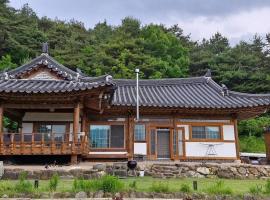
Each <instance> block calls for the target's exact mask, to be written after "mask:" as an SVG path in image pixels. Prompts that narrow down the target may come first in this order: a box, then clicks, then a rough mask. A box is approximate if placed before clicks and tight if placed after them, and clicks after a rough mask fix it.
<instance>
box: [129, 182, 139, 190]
mask: <svg viewBox="0 0 270 200" xmlns="http://www.w3.org/2000/svg"><path fill="white" fill-rule="evenodd" d="M128 186H129V188H130V189H132V190H136V189H137V181H135V180H134V181H132V182H131V183H130V184H129V185H128Z"/></svg>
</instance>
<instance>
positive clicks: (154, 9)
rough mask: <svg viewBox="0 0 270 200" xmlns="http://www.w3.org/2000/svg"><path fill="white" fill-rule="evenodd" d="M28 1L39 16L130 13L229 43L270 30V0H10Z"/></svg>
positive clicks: (99, 17)
mask: <svg viewBox="0 0 270 200" xmlns="http://www.w3.org/2000/svg"><path fill="white" fill-rule="evenodd" d="M25 3H28V4H29V5H30V7H31V8H33V9H34V11H35V12H36V13H37V14H38V16H48V17H50V18H53V19H54V18H56V17H57V18H58V19H61V20H70V19H73V18H74V19H76V20H79V21H82V22H83V23H84V24H85V26H86V27H87V28H91V27H93V26H94V25H95V24H96V23H98V22H100V21H104V20H105V19H106V20H107V22H108V23H110V24H113V25H118V24H120V23H121V19H123V18H124V17H126V16H132V17H135V18H137V19H139V20H140V21H141V22H142V24H147V23H151V22H153V23H158V24H160V23H162V24H165V25H166V26H170V25H173V24H179V26H180V27H182V28H183V30H184V32H185V34H189V33H190V34H191V38H192V39H194V40H201V39H202V38H209V37H210V36H211V35H213V34H214V33H215V32H217V31H218V32H221V33H222V34H223V35H225V36H226V37H228V38H229V39H230V42H231V44H235V43H236V42H238V41H239V40H242V39H243V40H246V41H249V40H250V39H252V36H253V35H254V34H255V33H257V34H259V35H262V36H264V35H265V34H266V33H268V32H270V22H269V19H270V0H223V1H222V0H10V5H11V6H12V7H15V8H21V7H22V5H23V4H25Z"/></svg>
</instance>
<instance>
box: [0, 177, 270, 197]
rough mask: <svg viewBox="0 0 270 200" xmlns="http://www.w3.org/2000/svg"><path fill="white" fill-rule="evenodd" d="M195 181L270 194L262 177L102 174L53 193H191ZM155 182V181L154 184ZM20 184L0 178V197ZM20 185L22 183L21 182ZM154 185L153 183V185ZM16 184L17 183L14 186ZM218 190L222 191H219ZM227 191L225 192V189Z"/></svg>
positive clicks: (43, 183) (42, 188) (61, 185)
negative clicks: (173, 176) (228, 177)
mask: <svg viewBox="0 0 270 200" xmlns="http://www.w3.org/2000/svg"><path fill="white" fill-rule="evenodd" d="M194 180H196V181H197V182H198V191H196V192H198V193H200V192H207V193H208V191H207V189H209V187H213V186H214V185H215V184H216V183H217V182H218V181H220V180H221V181H222V182H223V185H224V186H225V188H226V187H229V188H231V191H232V194H233V195H243V194H246V193H252V191H253V194H254V195H255V194H256V193H258V194H259V193H261V191H260V189H259V190H258V189H256V186H257V185H261V186H262V189H263V192H262V195H265V196H267V195H269V194H267V191H270V189H267V188H270V181H269V182H267V181H265V180H257V179H256V180H233V179H232V180H231V179H230V180H229V179H206V178H202V179H197V178H182V179H166V180H164V179H157V178H152V177H143V178H127V179H118V178H116V177H109V178H108V177H105V178H104V179H92V180H83V179H75V180H61V179H59V182H58V184H57V187H56V190H55V192H73V193H76V192H80V191H86V192H90V191H91V192H94V191H98V190H103V189H104V190H106V191H107V192H108V191H110V192H113V193H114V192H118V191H130V190H133V191H139V192H151V191H154V192H165V193H166V192H179V191H181V192H186V193H188V192H193V190H192V188H191V186H192V182H193V181H194ZM25 182H27V184H26V185H30V184H31V186H26V188H32V190H28V189H27V191H29V192H30V193H33V194H39V193H42V192H52V191H50V188H49V187H48V186H49V182H50V180H40V181H39V188H38V189H34V180H24V181H23V183H24V184H25ZM154 183H155V184H154ZM18 184H21V183H20V180H17V181H14V180H1V181H0V197H1V196H2V195H3V194H7V195H8V196H9V197H14V196H16V195H15V194H18V193H21V191H23V190H24V189H23V190H20V189H19V190H18V189H17V190H15V188H16V185H18ZM24 184H21V185H24ZM153 185H154V186H153ZM17 187H18V186H17ZM212 191H213V190H210V192H211V193H215V192H216V191H220V189H216V188H215V189H214V192H212ZM221 193H224V191H222V192H221ZM226 193H228V192H226Z"/></svg>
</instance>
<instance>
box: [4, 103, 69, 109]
mask: <svg viewBox="0 0 270 200" xmlns="http://www.w3.org/2000/svg"><path fill="white" fill-rule="evenodd" d="M3 106H4V107H5V108H17V109H50V108H56V109H65V108H74V104H47V103H40V104H34V103H33V102H32V104H31V103H29V104H15V103H6V104H4V105H3Z"/></svg>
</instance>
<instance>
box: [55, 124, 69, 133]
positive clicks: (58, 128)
mask: <svg viewBox="0 0 270 200" xmlns="http://www.w3.org/2000/svg"><path fill="white" fill-rule="evenodd" d="M52 132H53V133H66V125H55V124H54V125H52Z"/></svg>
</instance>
